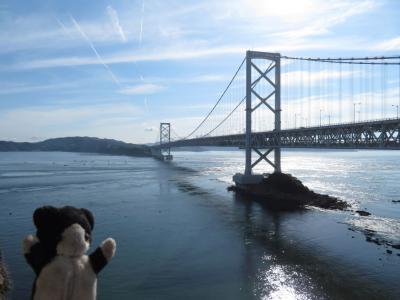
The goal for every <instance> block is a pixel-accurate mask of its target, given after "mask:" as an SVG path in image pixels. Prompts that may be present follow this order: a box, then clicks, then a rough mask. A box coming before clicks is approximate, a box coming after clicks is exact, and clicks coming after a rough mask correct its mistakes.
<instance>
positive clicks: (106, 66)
mask: <svg viewBox="0 0 400 300" xmlns="http://www.w3.org/2000/svg"><path fill="white" fill-rule="evenodd" d="M71 21H72V23H73V24H74V26H75V28H76V30H78V31H79V33H80V34H81V35H82V37H83V39H84V40H85V41H86V42H87V44H88V45H89V46H90V48H91V49H92V50H93V52H94V54H95V55H96V57H97V60H98V61H99V62H100V63H101V64H102V65H103V66H104V68H105V69H106V70H107V71H108V73H109V74H110V75H111V78H112V80H113V81H114V82H115V83H116V84H118V85H119V84H120V82H119V81H118V79H117V77H116V76H115V74H114V73H113V72H112V71H111V69H110V67H109V66H108V65H107V64H106V63H105V62H104V60H103V58H102V57H101V56H100V54H99V53H98V52H97V50H96V48H95V47H94V45H93V43H92V42H91V41H90V40H89V38H88V36H87V35H86V33H85V32H84V31H83V30H82V28H81V27H80V26H79V24H78V22H77V21H76V20H75V19H74V17H72V16H71Z"/></svg>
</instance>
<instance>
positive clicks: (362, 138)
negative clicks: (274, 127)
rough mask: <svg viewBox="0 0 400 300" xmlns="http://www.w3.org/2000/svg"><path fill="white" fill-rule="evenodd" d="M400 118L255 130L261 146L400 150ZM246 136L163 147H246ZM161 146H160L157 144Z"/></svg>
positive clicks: (254, 138) (255, 140)
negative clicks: (277, 129)
mask: <svg viewBox="0 0 400 300" xmlns="http://www.w3.org/2000/svg"><path fill="white" fill-rule="evenodd" d="M399 132H400V119H386V120H377V121H368V122H357V123H347V124H334V125H326V126H318V127H301V128H295V129H286V130H281V131H265V132H254V133H252V145H253V146H254V147H257V148H262V147H265V148H274V147H281V148H332V149H397V150H400V133H399ZM244 145H245V135H244V134H233V135H225V136H212V137H211V136H210V137H201V138H193V139H186V140H178V141H172V142H170V143H165V144H163V147H171V148H172V147H185V146H235V147H244ZM153 147H154V148H158V147H160V146H159V145H156V146H153Z"/></svg>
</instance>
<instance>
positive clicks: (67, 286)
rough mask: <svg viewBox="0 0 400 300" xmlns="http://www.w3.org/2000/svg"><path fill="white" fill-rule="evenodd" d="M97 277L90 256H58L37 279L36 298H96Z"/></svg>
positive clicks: (77, 299)
mask: <svg viewBox="0 0 400 300" xmlns="http://www.w3.org/2000/svg"><path fill="white" fill-rule="evenodd" d="M96 286H97V277H96V274H95V273H94V272H93V269H92V267H91V265H90V261H89V257H88V256H87V255H82V256H80V257H66V256H56V257H55V259H54V260H53V261H52V262H51V263H50V264H48V265H46V266H45V267H44V268H43V270H42V271H41V273H40V276H39V278H38V279H37V281H36V292H35V296H34V300H64V299H65V300H67V299H68V300H95V299H96V290H97V288H96Z"/></svg>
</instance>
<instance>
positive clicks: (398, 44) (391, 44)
mask: <svg viewBox="0 0 400 300" xmlns="http://www.w3.org/2000/svg"><path fill="white" fill-rule="evenodd" d="M375 47H376V49H377V50H380V51H392V50H400V37H396V38H393V39H389V40H386V41H383V42H380V43H378V44H377V45H376V46H375Z"/></svg>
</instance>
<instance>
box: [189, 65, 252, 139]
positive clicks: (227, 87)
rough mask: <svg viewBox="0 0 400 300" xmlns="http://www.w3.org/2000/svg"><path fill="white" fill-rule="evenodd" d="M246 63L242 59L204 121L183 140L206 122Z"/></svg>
mask: <svg viewBox="0 0 400 300" xmlns="http://www.w3.org/2000/svg"><path fill="white" fill-rule="evenodd" d="M245 61H246V58H244V59H243V61H242V62H241V64H240V65H239V67H238V69H237V70H236V72H235V74H234V75H233V77H232V79H231V80H230V81H229V83H228V85H227V86H226V88H225V89H224V91H223V93H222V94H221V96H220V97H219V99H218V101H217V102H216V103H215V105H214V106H213V108H212V109H211V110H210V111H209V112H208V114H207V115H206V116H205V117H204V119H203V120H202V121H201V122H200V124H199V125H198V126H197V127H196V128H195V129H194V130H193V131H192V132H191V133H189V134H188V135H187V136H186V137H184V138H183V140H186V139H188V138H189V137H191V136H192V135H193V134H194V133H195V132H196V131H197V130H198V129H199V128H200V127H201V126H202V125H203V124H204V122H205V121H207V119H208V118H209V117H210V115H211V114H212V113H213V111H214V110H215V108H216V107H217V105H218V104H219V103H220V102H221V100H222V98H223V97H224V96H225V94H226V92H227V91H228V89H229V87H230V86H231V85H232V82H233V81H234V80H235V78H236V76H237V74H238V73H239V71H240V69H241V68H242V66H243V64H244V62H245Z"/></svg>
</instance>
